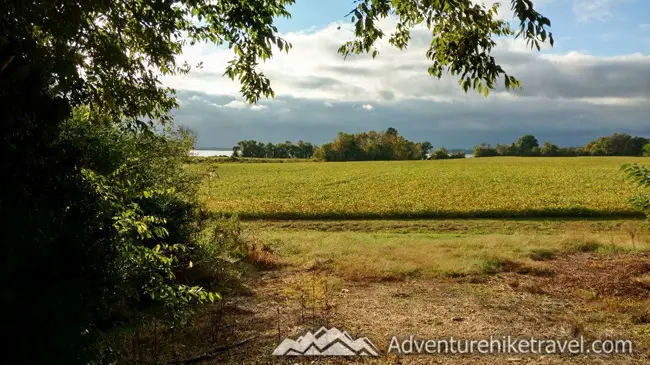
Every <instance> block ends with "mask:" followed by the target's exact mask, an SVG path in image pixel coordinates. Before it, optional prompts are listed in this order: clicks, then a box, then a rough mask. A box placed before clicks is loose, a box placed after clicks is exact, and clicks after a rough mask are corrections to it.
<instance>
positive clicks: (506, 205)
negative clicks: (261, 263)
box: [190, 157, 650, 219]
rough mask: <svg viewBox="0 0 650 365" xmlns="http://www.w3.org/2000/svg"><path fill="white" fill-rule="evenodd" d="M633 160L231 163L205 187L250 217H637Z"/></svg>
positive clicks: (217, 207) (223, 205)
mask: <svg viewBox="0 0 650 365" xmlns="http://www.w3.org/2000/svg"><path fill="white" fill-rule="evenodd" d="M629 162H641V163H648V162H650V159H648V158H632V157H622V158H617V157H603V158H600V157H584V158H581V157H576V158H516V157H504V158H490V159H465V160H447V161H391V162H347V163H291V164H275V163H266V164H223V165H219V166H218V167H217V168H216V170H217V175H218V178H212V179H206V180H205V182H204V184H203V185H202V190H201V193H202V194H203V199H204V201H205V203H206V205H207V207H208V209H209V210H210V211H211V212H213V213H217V214H221V213H224V214H231V213H238V214H239V215H240V217H242V218H246V219H254V218H259V219H390V218H393V219H403V218H471V217H476V218H486V217H491V218H507V217H605V216H608V217H611V216H616V217H632V216H639V214H638V213H637V212H636V211H634V210H633V209H632V208H631V207H630V205H629V203H628V201H627V199H628V197H629V196H630V195H632V194H633V193H634V192H635V191H636V187H635V186H633V185H632V184H631V183H625V181H624V174H623V172H622V171H621V170H620V166H621V165H622V164H624V163H629ZM190 168H193V169H197V170H201V169H205V168H206V167H205V165H202V164H198V165H193V166H191V167H190Z"/></svg>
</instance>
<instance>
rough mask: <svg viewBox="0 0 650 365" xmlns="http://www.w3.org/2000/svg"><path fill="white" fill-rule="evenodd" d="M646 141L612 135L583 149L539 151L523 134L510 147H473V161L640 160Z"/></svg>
mask: <svg viewBox="0 0 650 365" xmlns="http://www.w3.org/2000/svg"><path fill="white" fill-rule="evenodd" d="M649 142H650V141H649V140H648V139H646V138H643V137H633V136H630V135H629V134H626V133H615V134H613V135H611V136H607V137H600V138H598V139H596V140H594V141H591V142H589V143H588V144H587V145H586V146H584V147H559V146H557V145H555V144H553V143H552V142H549V141H547V142H544V144H543V145H542V146H541V147H540V145H539V142H538V140H537V138H535V136H533V135H531V134H527V135H525V136H523V137H521V138H519V139H518V140H517V141H516V142H514V143H512V144H497V145H496V147H492V146H491V145H490V144H487V143H482V144H480V145H478V146H475V147H474V157H491V156H544V157H571V156H641V155H650V144H649Z"/></svg>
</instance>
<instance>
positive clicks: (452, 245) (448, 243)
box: [263, 231, 650, 281]
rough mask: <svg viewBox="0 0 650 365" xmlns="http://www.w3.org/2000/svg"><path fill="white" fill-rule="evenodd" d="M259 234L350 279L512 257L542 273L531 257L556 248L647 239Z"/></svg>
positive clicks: (503, 265)
mask: <svg viewBox="0 0 650 365" xmlns="http://www.w3.org/2000/svg"><path fill="white" fill-rule="evenodd" d="M263 235H264V236H265V237H266V238H267V239H275V240H279V241H281V242H282V244H281V245H279V247H278V251H277V252H278V255H280V256H281V257H283V259H285V260H286V261H287V262H288V263H290V264H291V265H293V266H294V267H297V268H307V267H310V266H311V265H313V264H314V262H316V261H319V260H320V263H321V265H324V266H325V267H326V269H327V270H329V271H330V272H332V273H335V274H336V275H338V276H340V277H342V278H345V279H348V280H355V281H382V280H405V279H408V278H420V277H440V276H452V277H454V276H465V275H475V274H494V273H497V272H499V271H502V270H504V269H508V266H512V265H511V264H512V263H513V262H514V263H519V264H522V263H523V264H526V265H525V266H524V267H518V268H517V269H516V270H520V271H522V270H523V271H528V272H529V273H532V274H538V275H542V276H544V275H546V274H548V272H547V271H544V269H543V268H535V266H534V265H532V266H531V265H530V263H531V262H532V261H534V260H540V259H552V258H554V257H555V256H557V255H559V254H561V253H562V252H565V253H566V252H592V251H597V252H603V253H611V252H618V251H631V250H642V249H650V244H649V243H648V242H647V241H643V242H636V243H635V245H634V247H633V245H632V243H631V242H629V240H628V238H627V236H626V235H625V234H623V233H620V234H617V235H616V236H615V237H614V242H611V236H610V235H603V234H600V235H599V234H586V233H584V234H580V233H571V234H566V235H562V236H553V235H525V234H513V235H501V234H492V235H481V236H475V235H466V236H458V235H448V234H421V233H418V234H387V233H359V232H336V233H334V232H315V231H307V232H290V231H269V232H265V233H263ZM323 263H324V264H323ZM519 266H521V265H519ZM511 269H512V268H511ZM513 270H514V269H513ZM516 270H515V271H516Z"/></svg>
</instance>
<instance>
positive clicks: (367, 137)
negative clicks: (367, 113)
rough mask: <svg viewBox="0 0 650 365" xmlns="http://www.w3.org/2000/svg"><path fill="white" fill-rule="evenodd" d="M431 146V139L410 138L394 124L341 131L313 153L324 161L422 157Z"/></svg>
mask: <svg viewBox="0 0 650 365" xmlns="http://www.w3.org/2000/svg"><path fill="white" fill-rule="evenodd" d="M432 147H433V145H432V144H431V143H430V142H428V141H424V142H418V143H416V142H412V141H409V140H407V139H406V138H404V137H402V136H400V135H399V133H398V132H397V129H395V128H392V127H391V128H388V129H386V130H385V131H380V132H377V131H374V130H373V131H369V132H363V133H356V134H352V133H343V132H339V134H338V135H337V136H336V138H334V140H333V141H332V142H330V143H325V144H323V145H322V146H320V147H319V148H318V149H317V150H316V151H315V152H314V157H315V158H317V159H319V160H323V161H386V160H422V159H424V158H426V156H427V154H428V153H429V151H431V149H432Z"/></svg>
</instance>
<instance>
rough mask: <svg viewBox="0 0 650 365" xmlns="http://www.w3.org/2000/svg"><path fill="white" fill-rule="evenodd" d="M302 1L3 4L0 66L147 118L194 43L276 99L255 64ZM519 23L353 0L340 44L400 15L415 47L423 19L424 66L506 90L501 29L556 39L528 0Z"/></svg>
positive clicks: (468, 84)
mask: <svg viewBox="0 0 650 365" xmlns="http://www.w3.org/2000/svg"><path fill="white" fill-rule="evenodd" d="M293 3H294V0H238V1H208V0H192V1H188V0H155V1H141V0H117V1H102V0H83V1H81V0H72V1H60V0H44V1H36V0H25V1H8V2H4V4H3V5H4V7H3V8H4V14H3V16H2V23H1V29H2V30H3V32H2V36H1V37H0V49H1V50H2V51H1V54H0V56H1V58H2V59H0V65H2V66H1V67H2V69H3V70H4V71H7V70H6V67H7V66H8V65H9V64H10V63H11V60H12V59H13V58H15V57H24V58H29V59H30V60H31V62H32V63H33V64H40V65H43V67H44V68H46V72H47V73H48V74H49V75H50V77H51V80H50V86H51V88H52V91H53V92H54V93H56V94H58V95H65V96H67V98H68V100H69V101H70V102H71V103H72V104H73V105H80V104H89V105H91V106H92V107H93V108H94V109H96V110H100V111H104V112H106V113H107V114H108V115H112V116H113V118H114V119H115V121H121V120H127V121H130V122H137V123H139V124H142V123H145V122H150V121H152V120H160V121H163V122H165V121H168V120H169V119H170V118H171V117H170V115H169V113H168V112H169V111H170V110H171V109H173V108H174V107H176V106H177V104H176V101H175V99H174V97H173V90H171V89H170V88H168V87H166V86H164V85H162V84H161V82H160V77H161V76H162V75H171V74H178V73H185V72H188V71H189V69H190V67H191V66H193V65H188V64H179V62H178V61H177V56H179V55H180V54H181V53H182V52H183V48H184V47H186V46H188V45H193V44H195V43H197V42H212V43H215V44H219V45H221V44H223V45H227V46H228V47H230V48H231V49H232V50H233V51H234V57H233V59H232V60H231V61H230V63H229V65H228V67H227V69H226V70H225V75H227V76H229V77H230V78H232V79H237V80H238V81H239V82H240V83H241V93H242V95H243V96H244V97H245V98H246V99H247V100H248V101H249V102H256V101H257V100H259V98H260V97H262V96H265V97H272V96H274V92H273V89H272V87H271V82H270V80H269V79H268V78H267V77H266V75H264V73H263V72H262V71H261V70H260V68H259V63H260V61H264V60H267V59H268V58H270V57H271V56H272V55H273V52H275V51H278V50H279V51H287V52H288V51H289V49H290V48H291V44H290V43H288V42H287V41H286V40H285V39H283V38H282V37H281V36H280V35H279V33H278V29H277V28H276V27H275V25H274V19H275V18H277V17H289V16H290V13H289V12H288V10H287V7H288V6H289V5H291V4H293ZM510 5H511V10H512V12H513V13H514V16H515V18H516V19H518V21H519V23H520V24H519V30H518V31H517V32H515V31H514V30H513V29H511V27H510V25H509V23H508V22H507V21H505V20H503V19H500V18H499V17H498V16H497V7H498V5H496V4H495V5H494V6H492V7H490V8H487V7H485V6H484V5H482V4H476V3H474V2H473V1H472V0H445V1H440V0H426V1H416V0H392V1H391V0H355V1H354V2H353V3H352V4H351V7H352V11H351V12H350V13H349V14H348V17H349V19H350V20H351V21H352V22H353V23H354V29H355V31H354V38H353V39H352V40H350V41H349V42H347V43H345V44H343V45H342V46H341V48H340V49H339V50H338V51H339V53H340V54H341V55H343V56H345V57H347V56H349V55H351V54H360V53H371V54H372V56H373V57H375V56H377V54H378V50H377V48H376V43H377V41H378V40H380V39H382V38H384V37H385V36H387V34H385V33H384V30H382V29H380V28H379V27H378V22H379V20H381V19H384V18H387V17H388V16H395V17H396V18H397V27H396V29H395V31H394V32H393V33H392V34H390V35H388V37H389V43H390V44H392V45H394V46H395V47H397V48H399V49H404V48H406V47H407V45H408V41H409V39H410V32H411V30H412V29H413V28H414V27H415V26H418V25H424V26H426V27H427V28H428V29H429V30H430V31H431V35H432V42H431V46H430V47H429V50H428V51H427V53H426V57H427V58H428V59H429V60H430V61H431V62H432V64H431V66H430V67H429V69H428V71H429V74H431V75H432V76H435V77H438V78H440V77H441V76H442V74H443V73H444V72H449V73H451V74H452V75H458V76H459V78H460V81H459V83H460V85H461V87H462V88H463V89H464V90H465V91H467V90H468V89H470V88H473V89H477V90H478V91H479V92H483V93H485V95H487V92H488V90H489V89H493V88H494V87H495V82H496V80H497V78H498V77H500V76H503V80H504V85H505V87H506V88H507V89H509V88H510V87H513V86H519V85H520V83H519V81H518V80H517V79H515V78H514V77H513V76H511V75H509V74H507V73H506V71H505V70H504V69H503V68H502V67H501V66H500V65H498V63H497V61H496V60H495V59H494V57H493V56H491V51H492V49H493V47H494V46H495V45H496V43H495V41H494V39H493V38H494V37H499V36H517V37H522V38H524V39H525V40H526V41H527V42H528V44H529V45H530V46H531V47H536V48H538V49H539V44H540V43H541V42H546V41H549V42H550V43H551V45H552V44H553V37H552V34H551V33H550V32H549V30H548V29H547V28H548V27H550V21H549V19H548V18H546V17H544V16H542V15H541V14H540V13H539V12H537V11H536V10H535V8H534V5H533V2H532V1H531V0H512V2H511V4H510Z"/></svg>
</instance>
